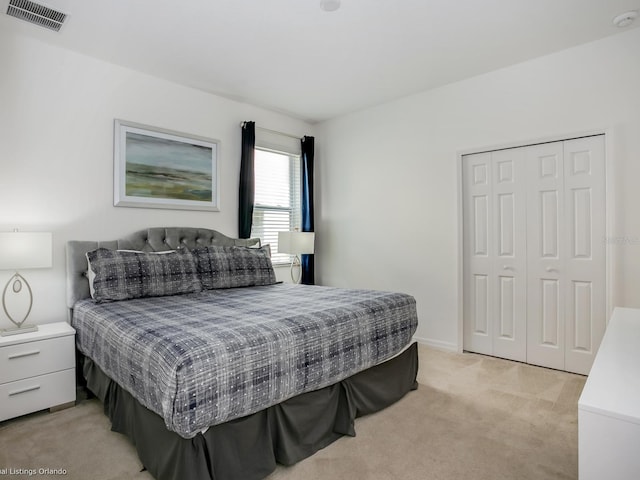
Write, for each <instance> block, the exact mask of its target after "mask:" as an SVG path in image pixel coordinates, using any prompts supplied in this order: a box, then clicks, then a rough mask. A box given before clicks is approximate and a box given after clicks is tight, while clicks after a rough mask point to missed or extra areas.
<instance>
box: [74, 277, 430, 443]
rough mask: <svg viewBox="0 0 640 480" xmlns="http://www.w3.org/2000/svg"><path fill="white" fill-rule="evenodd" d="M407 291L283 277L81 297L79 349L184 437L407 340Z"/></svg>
mask: <svg viewBox="0 0 640 480" xmlns="http://www.w3.org/2000/svg"><path fill="white" fill-rule="evenodd" d="M417 322H418V320H417V314H416V305H415V299H414V298H413V297H412V296H410V295H406V294H400V293H389V292H378V291H369V290H346V289H339V288H331V287H321V286H307V285H291V284H278V285H269V286H261V287H246V288H232V289H222V290H210V291H205V292H200V293H193V294H187V295H175V296H167V297H155V298H139V299H133V300H125V301H118V302H111V303H102V304H99V303H95V302H94V301H92V300H91V299H87V300H81V301H79V302H77V303H76V305H75V306H74V309H73V318H72V325H73V326H74V327H75V328H76V330H77V336H76V339H77V345H78V349H79V350H80V351H81V352H82V353H83V354H85V355H86V356H88V357H89V358H91V359H92V360H93V361H94V362H95V363H96V364H97V365H98V366H99V367H100V368H101V369H102V370H103V371H104V372H105V373H106V374H107V375H108V376H109V377H111V378H112V379H113V380H115V381H116V382H117V383H118V384H119V385H120V386H121V387H123V388H124V389H126V390H127V391H128V392H129V393H131V394H132V395H133V396H134V397H135V398H136V399H137V400H138V401H139V402H140V403H141V404H142V405H144V406H145V407H147V408H149V409H150V410H152V411H154V412H155V413H157V414H158V415H160V416H161V417H162V418H164V421H165V424H166V426H167V428H168V429H169V430H172V431H174V432H176V433H178V434H179V435H180V436H182V437H184V438H191V437H194V436H195V435H196V434H197V433H198V432H199V431H201V430H203V429H205V428H207V427H209V426H212V425H216V424H219V423H223V422H227V421H229V420H232V419H235V418H240V417H243V416H246V415H249V414H251V413H255V412H257V411H260V410H262V409H264V408H267V407H269V406H272V405H275V404H277V403H280V402H282V401H284V400H286V399H288V398H290V397H293V396H296V395H299V394H301V393H304V392H309V391H312V390H317V389H320V388H323V387H325V386H328V385H331V384H334V383H336V382H338V381H340V380H343V379H345V378H347V377H349V376H351V375H354V374H355V373H357V372H359V371H362V370H365V369H367V368H369V367H371V366H374V365H377V364H379V363H381V362H383V361H385V360H387V359H389V358H391V357H393V356H394V355H396V354H397V353H399V352H400V351H402V350H403V349H404V347H406V346H407V345H408V344H409V343H410V341H411V338H412V336H413V333H414V332H415V330H416V327H417Z"/></svg>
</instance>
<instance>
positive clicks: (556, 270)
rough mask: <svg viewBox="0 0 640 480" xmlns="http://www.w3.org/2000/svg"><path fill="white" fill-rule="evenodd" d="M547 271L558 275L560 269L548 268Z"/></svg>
mask: <svg viewBox="0 0 640 480" xmlns="http://www.w3.org/2000/svg"><path fill="white" fill-rule="evenodd" d="M545 270H546V271H547V272H549V273H551V272H555V273H558V269H557V268H553V267H547V268H545Z"/></svg>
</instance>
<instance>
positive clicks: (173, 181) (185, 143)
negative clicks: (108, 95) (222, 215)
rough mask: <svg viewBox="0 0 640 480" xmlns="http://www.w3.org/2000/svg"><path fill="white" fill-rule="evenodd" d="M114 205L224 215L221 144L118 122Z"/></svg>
mask: <svg viewBox="0 0 640 480" xmlns="http://www.w3.org/2000/svg"><path fill="white" fill-rule="evenodd" d="M113 150H114V169H113V171H114V179H113V192H114V199H113V204H114V205H115V206H117V207H142V208H168V209H180V210H212V211H219V210H220V179H219V166H218V158H219V155H220V142H219V141H218V140H213V139H211V138H204V137H199V136H194V135H188V134H185V133H180V132H174V131H171V130H164V129H160V128H155V127H150V126H147V125H141V124H138V123H132V122H127V121H124V120H118V119H116V120H115V135H114V147H113Z"/></svg>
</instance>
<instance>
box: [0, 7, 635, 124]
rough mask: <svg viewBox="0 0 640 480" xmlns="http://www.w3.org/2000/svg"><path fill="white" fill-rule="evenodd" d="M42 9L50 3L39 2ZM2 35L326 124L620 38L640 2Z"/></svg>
mask: <svg viewBox="0 0 640 480" xmlns="http://www.w3.org/2000/svg"><path fill="white" fill-rule="evenodd" d="M38 1H39V0H38ZM7 2H8V0H0V7H2V9H3V10H2V13H1V14H0V28H1V29H8V31H10V32H14V31H15V32H19V33H24V34H26V35H32V36H35V37H38V38H41V39H43V40H44V41H46V42H48V43H51V44H54V45H59V46H62V47H65V48H69V49H71V50H75V51H78V52H81V53H84V54H87V55H91V56H94V57H97V58H100V59H103V60H106V61H108V62H112V63H115V64H119V65H123V66H126V67H130V68H133V69H136V70H139V71H141V72H145V73H149V74H151V75H155V76H158V77H162V78H166V79H168V80H171V81H174V82H177V83H180V84H184V85H188V86H191V87H195V88H198V89H201V90H204V91H207V92H211V93H215V94H217V95H222V96H225V97H229V98H233V99H236V100H240V101H243V102H248V103H252V104H255V105H259V106H262V107H266V108H269V109H272V110H276V111H279V112H283V113H286V114H288V115H292V116H294V117H297V118H301V119H304V120H306V121H308V122H311V123H315V122H321V121H323V120H327V119H330V118H333V117H336V116H340V115H343V114H346V113H349V112H352V111H356V110H359V109H362V108H365V107H368V106H372V105H376V104H380V103H383V102H387V101H390V100H393V99H396V98H399V97H403V96H406V95H409V94H412V93H417V92H420V91H424V90H428V89H432V88H436V87H439V86H442V85H445V84H448V83H451V82H455V81H458V80H462V79H465V78H469V77H472V76H475V75H479V74H482V73H485V72H488V71H491V70H495V69H498V68H502V67H505V66H508V65H512V64H515V63H519V62H522V61H526V60H529V59H532V58H535V57H539V56H542V55H546V54H549V53H552V52H555V51H559V50H563V49H566V48H569V47H572V46H575V45H579V44H582V43H586V42H590V41H593V40H597V39H600V38H603V37H606V36H607V35H614V34H617V33H621V32H623V31H625V30H627V29H629V28H637V27H638V26H640V19H638V20H636V22H635V23H634V24H633V25H631V26H630V27H626V29H621V28H617V27H615V26H614V25H613V24H612V18H613V17H614V16H616V15H618V14H620V13H622V12H624V11H627V10H640V0H342V6H341V8H340V9H339V10H337V11H335V12H324V11H322V10H321V9H320V6H319V5H320V0H173V1H170V0H108V1H104V0H45V1H42V2H40V3H43V4H45V5H47V6H50V7H52V8H55V9H58V10H61V11H63V12H65V13H67V14H69V17H68V19H67V21H66V22H65V25H64V26H63V28H62V29H61V31H60V32H59V33H56V32H52V31H49V30H46V29H44V28H41V27H37V26H34V25H31V24H28V23H26V22H23V21H20V20H17V19H15V18H13V17H9V16H7V15H5V14H4V12H6V4H7Z"/></svg>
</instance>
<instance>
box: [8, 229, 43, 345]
mask: <svg viewBox="0 0 640 480" xmlns="http://www.w3.org/2000/svg"><path fill="white" fill-rule="evenodd" d="M52 245H53V243H52V235H51V233H50V232H18V231H14V232H0V270H14V271H15V274H14V275H13V277H11V278H10V279H9V281H8V282H7V285H6V286H5V287H4V291H3V292H2V308H3V309H4V313H5V314H6V315H7V317H9V320H11V322H12V323H13V324H14V325H15V327H12V328H8V329H3V330H0V336H7V335H16V334H19V333H26V332H34V331H37V330H38V327H37V325H25V321H26V320H27V317H29V313H31V307H32V306H33V292H32V291H31V286H30V285H29V283H28V282H27V280H26V279H25V278H24V277H23V276H22V275H20V273H18V270H24V269H28V268H50V267H51V266H52V265H53V246H52ZM10 295H14V297H15V296H19V295H26V296H27V298H26V300H25V301H28V308H27V312H26V314H25V315H24V317H23V318H22V319H15V318H13V316H12V315H11V314H10V313H9V309H8V308H7V299H8V298H9V296H10Z"/></svg>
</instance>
